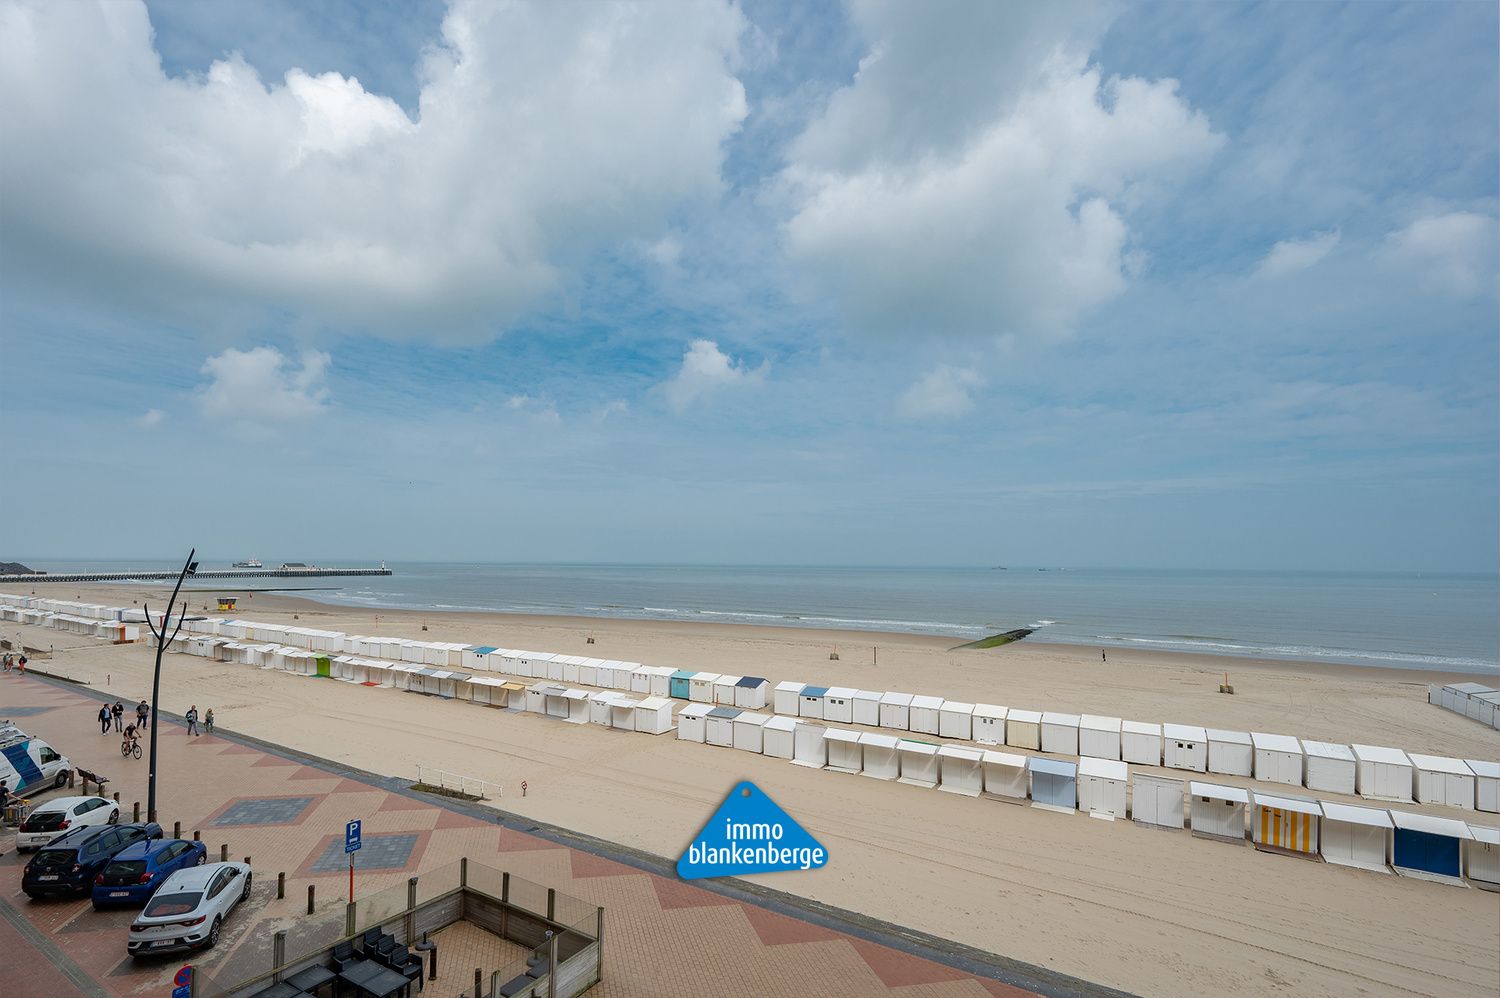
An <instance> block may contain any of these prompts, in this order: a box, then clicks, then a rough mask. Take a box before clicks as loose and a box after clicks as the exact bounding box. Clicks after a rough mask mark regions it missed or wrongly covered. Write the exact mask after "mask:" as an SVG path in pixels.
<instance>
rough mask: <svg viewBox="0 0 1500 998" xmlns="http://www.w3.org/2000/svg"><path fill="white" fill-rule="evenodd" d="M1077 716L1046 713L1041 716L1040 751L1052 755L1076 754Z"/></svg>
mask: <svg viewBox="0 0 1500 998" xmlns="http://www.w3.org/2000/svg"><path fill="white" fill-rule="evenodd" d="M1078 720H1079V718H1078V715H1077V714H1059V713H1056V712H1054V711H1050V710H1049V711H1046V712H1044V713H1043V714H1042V751H1043V752H1049V753H1052V754H1054V755H1077V754H1078Z"/></svg>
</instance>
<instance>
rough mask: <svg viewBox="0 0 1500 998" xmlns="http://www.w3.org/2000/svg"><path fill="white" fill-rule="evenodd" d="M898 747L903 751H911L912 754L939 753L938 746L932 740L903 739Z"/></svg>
mask: <svg viewBox="0 0 1500 998" xmlns="http://www.w3.org/2000/svg"><path fill="white" fill-rule="evenodd" d="M896 748H897V749H898V750H900V751H902V752H910V753H911V754H912V755H937V754H938V747H937V746H936V745H934V744H932V743H931V742H914V741H909V740H908V739H905V738H903V739H901V741H900V744H898V745H897V746H896Z"/></svg>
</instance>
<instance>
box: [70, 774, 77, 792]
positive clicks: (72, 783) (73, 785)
mask: <svg viewBox="0 0 1500 998" xmlns="http://www.w3.org/2000/svg"><path fill="white" fill-rule="evenodd" d="M73 773H74V770H71V769H70V770H68V789H69V790H72V789H73V788H74V787H75V786H77V784H76V783H74V782H73Z"/></svg>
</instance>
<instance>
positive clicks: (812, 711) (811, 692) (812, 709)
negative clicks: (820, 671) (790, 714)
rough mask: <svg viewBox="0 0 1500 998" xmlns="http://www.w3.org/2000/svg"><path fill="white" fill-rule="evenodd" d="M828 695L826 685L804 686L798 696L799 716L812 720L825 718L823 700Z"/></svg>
mask: <svg viewBox="0 0 1500 998" xmlns="http://www.w3.org/2000/svg"><path fill="white" fill-rule="evenodd" d="M827 696H828V687H826V686H804V687H802V692H801V693H800V694H799V695H798V697H797V716H798V717H801V718H806V719H807V720H810V721H821V720H823V700H824V698H825V697H827Z"/></svg>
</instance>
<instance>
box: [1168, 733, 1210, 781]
mask: <svg viewBox="0 0 1500 998" xmlns="http://www.w3.org/2000/svg"><path fill="white" fill-rule="evenodd" d="M1161 748H1162V765H1164V766H1166V767H1167V768H1168V769H1186V770H1191V771H1193V772H1196V773H1206V772H1208V733H1207V732H1206V731H1204V730H1203V729H1202V728H1200V727H1198V726H1197V725H1193V724H1163V725H1162V726H1161Z"/></svg>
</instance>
